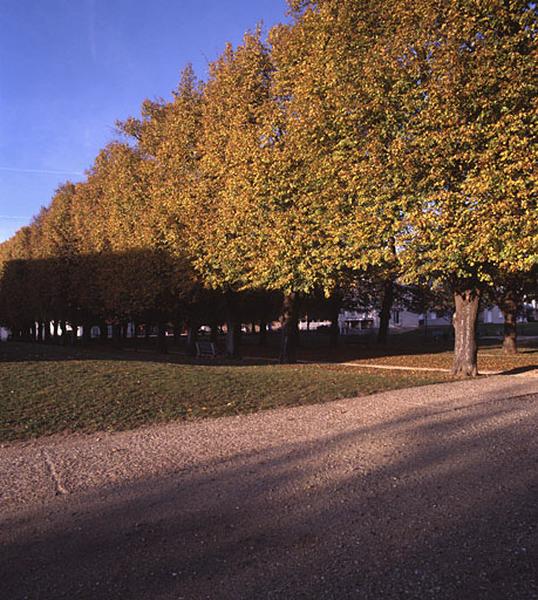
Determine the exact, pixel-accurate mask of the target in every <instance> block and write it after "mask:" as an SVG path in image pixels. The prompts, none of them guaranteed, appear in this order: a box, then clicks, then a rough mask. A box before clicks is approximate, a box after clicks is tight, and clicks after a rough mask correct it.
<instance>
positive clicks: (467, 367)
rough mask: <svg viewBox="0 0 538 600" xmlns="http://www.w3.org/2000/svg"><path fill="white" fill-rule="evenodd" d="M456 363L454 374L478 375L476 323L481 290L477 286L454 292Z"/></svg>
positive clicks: (453, 369) (453, 368)
mask: <svg viewBox="0 0 538 600" xmlns="http://www.w3.org/2000/svg"><path fill="white" fill-rule="evenodd" d="M454 301H455V305H456V313H455V314H454V336H455V346H454V364H453V367H452V374H453V375H456V376H461V377H476V376H477V375H478V365H477V345H476V325H477V316H478V307H479V304H480V292H479V290H478V289H476V288H469V289H464V290H458V291H456V292H455V293H454Z"/></svg>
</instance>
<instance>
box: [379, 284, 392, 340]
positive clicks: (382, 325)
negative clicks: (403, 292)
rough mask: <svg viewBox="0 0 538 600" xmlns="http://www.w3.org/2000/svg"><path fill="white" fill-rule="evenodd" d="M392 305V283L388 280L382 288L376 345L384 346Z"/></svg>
mask: <svg viewBox="0 0 538 600" xmlns="http://www.w3.org/2000/svg"><path fill="white" fill-rule="evenodd" d="M393 304H394V281H393V280H392V279H391V278H389V279H387V280H386V281H385V284H384V286H383V302H382V304H381V311H380V312H379V331H378V332H377V342H378V344H386V343H387V338H388V334H389V322H390V312H391V310H392V305H393Z"/></svg>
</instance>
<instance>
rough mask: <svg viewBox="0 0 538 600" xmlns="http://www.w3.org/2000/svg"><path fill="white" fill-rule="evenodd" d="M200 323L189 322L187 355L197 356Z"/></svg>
mask: <svg viewBox="0 0 538 600" xmlns="http://www.w3.org/2000/svg"><path fill="white" fill-rule="evenodd" d="M198 329H199V325H198V323H195V322H194V321H190V320H189V321H187V354H188V355H189V356H196V342H197V340H198Z"/></svg>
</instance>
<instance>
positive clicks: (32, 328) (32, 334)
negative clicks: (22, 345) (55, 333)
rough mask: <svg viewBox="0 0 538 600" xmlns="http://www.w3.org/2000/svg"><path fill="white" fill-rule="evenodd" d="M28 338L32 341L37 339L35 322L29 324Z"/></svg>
mask: <svg viewBox="0 0 538 600" xmlns="http://www.w3.org/2000/svg"><path fill="white" fill-rule="evenodd" d="M30 340H31V341H32V342H36V341H37V326H36V324H35V323H32V325H30Z"/></svg>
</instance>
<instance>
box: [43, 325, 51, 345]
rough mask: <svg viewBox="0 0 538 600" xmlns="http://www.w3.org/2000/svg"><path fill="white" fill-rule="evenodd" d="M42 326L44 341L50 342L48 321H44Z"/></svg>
mask: <svg viewBox="0 0 538 600" xmlns="http://www.w3.org/2000/svg"><path fill="white" fill-rule="evenodd" d="M43 325H44V328H45V342H46V343H47V344H50V340H51V337H52V336H51V333H50V321H45V323H44V324H43Z"/></svg>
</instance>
